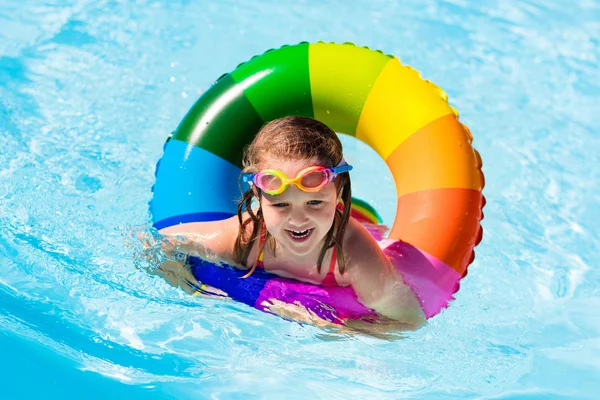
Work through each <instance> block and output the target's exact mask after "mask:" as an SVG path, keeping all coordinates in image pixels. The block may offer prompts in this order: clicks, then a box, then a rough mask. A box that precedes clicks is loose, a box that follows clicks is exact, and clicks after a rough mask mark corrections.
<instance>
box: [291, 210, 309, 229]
mask: <svg viewBox="0 0 600 400" xmlns="http://www.w3.org/2000/svg"><path fill="white" fill-rule="evenodd" d="M307 222H308V215H307V214H306V212H304V210H302V209H301V208H299V207H296V208H293V209H292V210H291V212H290V214H289V218H288V223H289V224H290V225H293V226H297V227H299V228H301V227H302V225H304V224H306V223H307Z"/></svg>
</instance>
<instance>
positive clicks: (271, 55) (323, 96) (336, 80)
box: [173, 42, 393, 168]
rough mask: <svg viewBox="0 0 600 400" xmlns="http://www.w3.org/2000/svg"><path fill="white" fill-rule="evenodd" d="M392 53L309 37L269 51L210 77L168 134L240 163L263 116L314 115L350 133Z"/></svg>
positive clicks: (270, 118) (263, 118)
mask: <svg viewBox="0 0 600 400" xmlns="http://www.w3.org/2000/svg"><path fill="white" fill-rule="evenodd" d="M392 58H393V57H391V56H388V55H384V54H383V53H381V52H379V51H373V50H370V49H368V48H365V47H357V46H355V45H353V44H335V43H324V42H319V43H315V44H309V43H306V42H303V43H299V44H297V45H293V46H283V47H281V48H279V49H276V50H269V51H267V52H265V53H264V54H262V55H260V56H255V57H253V58H252V59H251V60H250V61H248V62H246V63H242V64H240V65H238V67H237V68H236V69H235V70H234V71H233V72H231V73H230V74H225V75H223V76H222V77H221V78H219V79H218V80H217V82H215V84H214V85H213V86H211V87H210V88H209V89H208V90H207V91H206V92H205V93H204V94H203V95H202V96H201V97H200V98H199V99H198V101H196V103H195V104H194V105H193V106H192V108H191V109H190V111H189V112H188V113H187V114H186V116H185V117H184V118H183V120H182V121H181V123H180V124H179V126H178V127H177V129H176V130H175V133H174V135H173V139H175V140H179V141H183V142H186V143H188V144H191V145H194V146H197V147H200V148H202V149H204V150H207V151H208V152H210V153H212V154H215V155H217V156H219V157H221V158H223V159H224V160H226V161H228V162H229V163H231V164H233V165H235V166H238V167H240V168H241V167H242V165H241V163H242V155H243V149H244V147H245V146H246V145H248V144H249V143H250V142H251V141H252V139H253V138H254V136H255V135H256V133H257V132H258V130H259V129H260V128H261V127H262V126H263V125H264V124H265V123H266V122H269V121H271V120H273V119H276V118H281V117H284V116H286V115H300V116H306V117H312V118H316V119H318V120H320V121H321V122H323V123H325V124H327V125H329V126H330V127H331V128H332V129H333V130H335V131H336V132H341V133H345V134H348V135H352V136H354V135H355V134H356V127H357V125H358V120H359V119H360V114H361V112H362V109H363V107H364V104H365V102H366V100H367V97H368V95H369V92H370V90H371V88H372V87H373V84H374V83H375V81H376V80H377V77H378V76H379V73H380V72H381V70H382V69H383V68H384V66H385V65H386V63H387V62H389V61H390V60H391V59H392Z"/></svg>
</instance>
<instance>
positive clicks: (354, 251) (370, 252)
mask: <svg viewBox="0 0 600 400" xmlns="http://www.w3.org/2000/svg"><path fill="white" fill-rule="evenodd" d="M343 248H344V255H346V256H348V257H349V259H354V260H363V259H364V258H367V259H369V258H373V257H377V258H380V257H381V256H382V255H383V252H382V251H381V248H380V247H379V244H378V243H377V241H376V240H375V238H373V236H372V235H371V233H369V231H368V230H367V229H366V228H365V227H364V226H363V225H362V224H361V223H360V222H358V221H357V220H356V219H354V218H352V217H351V218H350V219H349V220H348V225H347V226H346V232H345V234H344V243H343Z"/></svg>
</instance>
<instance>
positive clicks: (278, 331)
mask: <svg viewBox="0 0 600 400" xmlns="http://www.w3.org/2000/svg"><path fill="white" fill-rule="evenodd" d="M0 5H1V6H2V7H0V148H1V149H2V151H0V305H1V307H0V345H1V347H2V349H3V360H4V361H5V362H4V363H3V366H2V376H3V378H4V379H3V380H2V382H4V383H5V384H4V385H2V387H3V389H2V390H3V393H2V394H3V396H2V397H6V398H30V397H31V398H33V397H34V396H35V397H40V395H41V396H43V397H44V398H70V397H75V396H78V397H84V398H90V397H98V398H100V397H103V398H105V397H106V396H107V395H113V396H115V395H116V397H119V398H121V397H125V396H129V397H131V398H149V397H150V398H208V397H211V396H212V398H218V399H226V398H238V397H241V396H242V394H243V396H244V398H246V397H249V398H307V397H308V398H347V397H348V396H352V397H354V398H367V397H368V398H378V399H397V398H399V397H416V398H432V399H433V398H435V399H438V398H461V397H463V398H475V397H486V398H487V397H489V398H545V397H566V398H594V395H595V393H596V392H597V391H598V389H600V385H599V383H598V382H599V380H598V376H600V362H598V360H600V341H599V340H598V338H599V337H600V316H599V314H598V312H597V310H598V307H600V289H599V287H600V273H599V272H598V268H597V266H598V261H599V258H598V251H597V249H598V248H600V233H599V230H598V229H597V225H598V222H600V207H598V204H600V194H599V193H598V190H597V188H598V187H599V184H600V172H599V168H598V166H599V165H600V136H599V135H598V134H597V127H596V119H597V118H596V117H597V114H598V105H597V104H598V96H599V95H600V85H599V83H598V79H597V77H598V76H599V70H598V62H599V61H600V50H599V49H600V33H599V32H600V24H599V22H598V21H599V20H600V3H598V2H597V1H591V0H581V1H575V2H566V1H553V2H547V1H541V0H540V1H538V0H521V1H513V2H505V1H487V2H481V3H478V2H468V1H462V0H451V1H450V0H447V1H428V2H421V1H404V2H387V1H375V2H371V3H369V4H368V5H367V4H366V3H364V4H363V3H360V4H359V3H357V2H345V1H337V0H335V1H334V0H329V1H326V2H322V3H317V2H312V1H298V2H293V3H287V2H280V3H277V2H273V1H267V0H261V1H257V0H253V1H248V2H235V1H233V0H228V1H220V2H213V3H206V2H166V1H164V2H161V1H145V0H142V1H136V2H127V1H122V2H113V1H100V2H92V1H70V2H69V1H66V0H52V1H46V2H43V3H40V2H33V1H29V2H25V3H22V2H16V1H14V0H0ZM302 40H307V41H310V42H314V41H317V40H326V41H336V42H348V41H349V42H355V43H357V44H359V45H366V46H369V47H371V48H374V49H381V50H383V51H384V52H385V53H386V54H394V55H396V56H398V57H399V58H400V59H401V61H402V62H403V63H405V64H409V65H411V66H413V67H414V68H415V69H416V70H417V71H419V72H420V73H421V74H422V76H423V77H424V78H425V79H429V80H431V81H432V82H435V83H436V84H437V85H439V86H440V87H442V88H443V89H444V90H445V91H446V92H447V93H448V95H449V102H450V104H451V105H453V106H454V107H456V108H457V109H458V110H459V111H460V115H461V121H462V122H463V123H465V124H466V125H468V126H469V128H470V130H471V131H472V133H473V136H474V142H473V144H474V146H475V148H476V149H477V150H478V151H479V152H480V153H481V156H482V159H483V171H484V173H485V178H486V187H485V189H484V195H485V196H486V199H487V205H486V207H485V209H484V213H485V219H484V220H483V223H482V224H483V227H484V237H483V241H482V242H481V244H480V245H479V246H478V247H477V248H476V259H475V262H474V263H473V264H472V265H471V267H470V268H469V274H468V276H467V277H466V278H464V279H463V280H462V281H461V289H460V291H459V292H458V293H457V295H456V300H455V301H454V302H453V303H452V304H451V306H450V308H448V309H447V310H445V311H443V312H442V313H441V314H440V315H439V316H437V317H435V318H433V319H432V320H431V321H430V322H429V324H428V325H427V326H426V327H424V328H422V329H420V330H418V331H415V332H407V333H404V334H403V336H402V337H403V338H402V339H399V340H393V341H388V340H383V339H378V338H375V337H371V336H366V335H347V334H342V333H339V332H331V331H323V330H321V329H319V328H317V327H313V326H310V325H300V324H297V323H291V322H288V321H285V320H282V319H280V318H277V317H274V316H272V315H269V314H265V313H261V312H259V311H257V310H254V309H250V308H249V307H247V306H245V305H243V304H238V303H234V302H228V301H219V300H212V299H199V298H196V297H191V296H189V295H187V294H185V293H184V292H183V291H181V290H178V289H175V288H173V287H171V286H169V285H168V284H167V283H165V281H164V280H162V279H161V278H159V277H157V276H154V275H152V274H149V273H148V271H147V269H146V268H143V265H141V264H139V263H136V261H135V260H136V254H138V253H139V251H140V248H139V246H140V244H139V243H135V241H133V242H132V241H131V237H132V232H136V230H138V229H142V230H144V229H147V228H148V227H149V224H150V218H149V214H148V206H147V204H148V201H149V200H150V198H151V187H152V185H153V183H154V168H155V165H156V162H157V161H158V160H159V158H160V157H161V154H162V146H163V143H164V141H165V139H166V138H167V136H168V134H169V133H170V132H172V131H173V130H174V129H175V127H176V126H177V124H178V123H179V121H180V119H181V118H182V116H183V115H184V114H185V112H186V111H187V110H188V109H189V107H190V106H191V105H192V104H193V102H194V101H195V100H196V99H197V98H198V96H199V95H200V94H201V93H202V92H204V91H205V90H206V89H207V88H208V87H209V86H210V85H211V83H212V82H214V81H215V80H216V78H218V77H219V76H220V75H221V74H222V73H224V72H227V71H231V70H232V69H234V68H235V66H236V65H237V64H239V63H240V62H243V61H246V60H248V59H249V58H250V57H252V56H253V55H256V54H260V53H262V52H264V51H265V50H267V49H269V48H275V47H280V46H281V45H283V44H286V43H290V44H293V43H298V42H300V41H302ZM343 143H344V146H345V148H346V153H347V159H348V160H349V161H351V163H353V164H354V165H355V170H354V171H353V175H352V177H353V187H354V189H355V195H356V196H357V197H360V198H363V199H365V200H368V201H369V202H370V203H371V204H373V205H375V206H376V207H377V209H378V210H379V211H380V212H381V214H382V215H383V217H384V220H385V222H386V223H387V224H391V222H392V221H393V217H394V213H395V204H396V200H395V199H396V196H395V193H394V190H395V189H394V184H393V181H392V178H391V175H390V174H389V171H387V170H386V169H385V164H384V163H383V161H382V160H380V159H379V158H378V157H377V156H376V154H375V153H374V152H372V151H370V150H369V149H365V148H364V146H363V145H362V144H361V143H358V142H356V141H355V140H353V139H352V138H347V137H346V138H343ZM34 378H35V379H34ZM90 387H93V388H94V391H93V392H90V391H89V388H90Z"/></svg>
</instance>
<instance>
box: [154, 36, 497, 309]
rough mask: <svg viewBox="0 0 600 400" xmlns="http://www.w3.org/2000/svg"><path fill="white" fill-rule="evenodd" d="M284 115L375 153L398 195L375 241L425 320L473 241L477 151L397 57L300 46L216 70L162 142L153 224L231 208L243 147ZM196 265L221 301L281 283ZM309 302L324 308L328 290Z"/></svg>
mask: <svg viewBox="0 0 600 400" xmlns="http://www.w3.org/2000/svg"><path fill="white" fill-rule="evenodd" d="M286 115H302V116H308V117H312V118H315V119H318V120H320V121H322V122H324V123H325V124H327V125H328V126H330V127H331V128H332V129H334V130H335V131H336V132H342V133H345V134H347V135H351V136H355V137H356V138H358V139H360V140H362V141H363V142H365V143H366V144H368V145H369V146H371V147H372V148H373V149H374V150H375V151H376V152H377V153H378V154H379V155H380V156H381V157H382V158H383V159H384V160H385V162H386V164H387V165H388V167H389V169H390V171H391V172H392V175H393V177H394V181H395V184H396V191H397V195H398V203H397V212H396V217H395V221H394V224H393V226H392V228H391V231H390V234H389V237H388V238H387V239H385V240H383V241H380V246H381V248H382V249H383V250H384V252H385V253H386V254H387V255H388V256H389V257H391V258H392V259H393V260H394V262H395V264H396V266H397V268H398V270H399V271H400V272H401V273H402V274H403V276H404V278H405V281H406V282H407V284H409V285H410V286H411V288H412V289H413V290H414V292H415V293H416V294H417V297H418V299H419V301H420V303H421V306H422V308H423V311H424V313H425V315H426V317H427V318H429V317H431V316H433V315H435V314H437V313H438V312H439V311H440V310H441V309H442V308H444V307H446V306H447V302H448V301H449V300H451V299H453V294H454V293H455V292H456V291H457V290H458V287H459V281H460V279H461V278H462V277H464V276H465V275H466V273H467V267H468V266H469V264H471V262H472V261H473V259H474V251H473V249H474V247H475V246H476V245H477V244H478V243H479V242H480V241H481V237H482V229H481V225H480V220H481V219H482V218H483V213H482V208H483V206H484V204H485V198H484V197H483V195H482V193H481V191H482V189H483V186H484V177H483V173H482V171H481V158H480V156H479V154H478V153H477V151H476V150H474V149H473V147H472V146H471V142H472V139H473V137H472V136H471V133H470V132H469V129H468V128H467V127H466V126H464V125H463V124H461V123H460V122H459V121H458V112H457V111H456V110H455V109H454V108H453V107H452V106H450V105H449V104H448V97H447V95H446V93H445V92H444V91H443V90H442V89H440V88H439V87H437V86H435V85H434V84H432V83H431V82H429V81H426V80H423V79H422V78H421V77H420V75H419V74H418V73H417V72H416V71H415V70H414V69H412V68H411V67H409V66H405V65H402V64H401V63H400V61H399V60H398V58H395V57H393V56H390V55H385V54H383V53H382V52H380V51H373V50H370V49H368V48H366V47H358V46H355V45H353V44H350V43H345V44H335V43H324V42H318V43H314V44H309V43H306V42H303V43H299V44H297V45H293V46H283V47H281V48H279V49H273V50H269V51H267V52H265V53H264V54H262V55H260V56H255V57H254V58H252V59H251V60H250V61H248V62H246V63H243V64H240V65H239V66H238V67H237V68H236V69H235V70H234V71H233V72H231V73H228V74H224V75H222V76H221V77H220V78H219V79H218V80H217V81H216V82H215V84H214V85H213V86H212V87H211V88H210V89H209V90H208V91H206V92H205V93H204V94H203V95H202V96H201V97H200V98H199V99H198V100H197V101H196V103H195V104H194V105H193V106H192V108H191V109H190V111H189V112H188V113H187V115H186V116H185V117H184V118H183V120H182V121H181V123H180V124H179V126H178V128H177V130H176V131H175V132H174V134H173V135H172V137H171V140H168V141H167V143H166V144H165V148H164V155H163V157H162V159H161V161H160V162H159V163H158V165H157V171H156V183H155V185H154V188H153V192H154V196H153V199H152V201H151V203H150V211H151V214H152V218H153V224H154V226H155V227H156V228H157V229H161V228H164V227H167V226H171V225H175V224H179V223H184V222H192V221H211V220H219V219H225V218H228V217H230V216H232V215H234V214H235V213H236V199H238V198H239V194H240V193H239V187H238V176H239V173H240V170H241V160H242V152H243V149H244V146H246V145H247V144H249V143H250V142H251V141H252V139H253V137H254V135H255V134H256V132H257V131H258V130H259V129H260V128H261V127H262V126H263V124H265V123H266V122H268V121H271V120H273V119H276V118H280V117H283V116H286ZM206 171H211V173H210V174H207V173H206ZM224 182H225V184H224ZM198 264H201V266H202V268H200V266H198V267H197V268H195V271H197V273H196V272H195V274H196V276H197V277H198V278H201V279H199V280H201V281H202V282H203V283H206V284H209V285H212V283H214V284H218V285H222V286H224V287H221V288H220V289H222V290H224V291H226V292H227V293H228V294H229V295H230V296H231V297H233V298H236V299H238V300H240V301H244V302H246V303H248V304H251V305H253V306H255V307H257V308H261V309H265V308H264V306H261V305H260V304H258V303H256V302H259V301H260V302H263V301H264V299H265V295H266V294H265V287H266V286H268V285H269V282H271V281H273V280H279V282H281V281H286V280H285V279H283V278H276V277H274V276H270V277H269V276H267V277H262V276H261V277H259V278H261V279H262V278H264V279H265V282H262V283H264V285H263V286H261V285H262V283H261V282H259V283H257V287H254V288H251V289H249V288H247V287H246V288H243V287H241V286H243V285H241V284H239V281H240V280H239V279H234V277H237V274H236V273H232V272H231V271H230V272H228V273H231V274H232V275H231V276H229V278H223V279H224V280H226V281H227V282H225V283H224V282H223V279H213V277H212V275H215V274H216V275H219V274H221V278H222V277H223V276H222V275H223V273H221V272H218V271H216V270H211V269H210V268H209V267H207V264H208V263H205V262H201V261H198ZM208 270H210V271H212V272H210V271H209V272H206V271H208ZM219 270H223V268H219ZM205 272H206V273H205ZM207 274H208V275H207ZM230 278H231V279H230ZM211 281H213V282H212V283H211ZM236 282H238V283H236ZM292 282H293V285H296V286H297V285H300V286H302V285H301V284H299V283H298V282H296V281H292ZM271 283H272V282H271ZM240 285H241V286H240ZM290 285H292V283H291V282H290ZM213 286H214V285H213ZM250 286H251V285H250ZM284 286H285V285H284ZM288 286H289V285H288ZM217 287H218V286H217ZM307 290H308V289H307ZM240 291H241V292H244V291H246V292H244V293H243V295H241V294H239V293H238V292H240ZM308 291H309V292H311V293H312V292H314V290H312V289H310V290H308ZM250 292H252V293H250ZM301 292H302V291H301ZM236 293H237V294H236ZM249 293H250V294H249ZM261 293H262V294H261ZM303 293H304V292H303ZM313 294H314V293H313ZM246 295H248V296H247V298H246V297H244V296H246ZM270 295H273V296H276V295H275V294H273V293H271V294H270ZM320 295H322V296H325V297H327V295H328V294H327V293H325V294H323V293H321V294H320ZM331 296H333V297H335V296H337V295H336V294H331ZM345 296H346V295H345ZM350 297H351V296H350ZM347 298H348V296H346V300H347ZM294 299H296V300H297V299H298V297H297V296H296V297H294V296H292V298H291V300H290V299H288V300H290V301H293V300H294ZM320 300H321V301H323V302H324V303H325V305H327V302H328V301H329V300H331V301H333V298H331V299H329V300H327V299H324V298H320ZM348 301H349V300H348ZM336 303H339V302H336ZM333 307H334V308H339V307H341V306H340V304H336V305H334V306H333ZM326 308H327V307H326ZM349 308H350V309H351V311H348V312H346V311H343V310H342V311H341V314H343V315H345V316H346V317H352V316H356V312H358V311H356V310H358V309H359V308H360V307H359V306H357V305H355V304H353V305H351V306H349ZM363 308H364V307H363ZM352 310H354V311H352ZM338 311H339V310H338ZM353 312H354V314H353Z"/></svg>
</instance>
